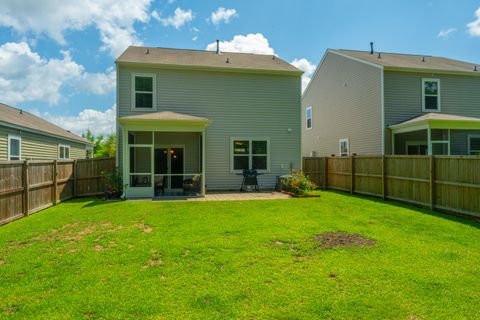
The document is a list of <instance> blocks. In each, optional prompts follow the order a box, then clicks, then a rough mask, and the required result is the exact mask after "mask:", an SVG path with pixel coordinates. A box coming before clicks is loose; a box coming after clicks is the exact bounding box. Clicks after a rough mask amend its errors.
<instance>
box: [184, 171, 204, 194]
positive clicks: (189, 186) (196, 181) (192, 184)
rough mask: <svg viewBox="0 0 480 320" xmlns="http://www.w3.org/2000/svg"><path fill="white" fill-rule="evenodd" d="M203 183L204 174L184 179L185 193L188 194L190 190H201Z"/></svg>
mask: <svg viewBox="0 0 480 320" xmlns="http://www.w3.org/2000/svg"><path fill="white" fill-rule="evenodd" d="M201 183H202V176H201V175H199V174H197V175H194V176H193V178H192V179H185V180H183V194H184V195H186V194H188V193H189V192H200V188H201Z"/></svg>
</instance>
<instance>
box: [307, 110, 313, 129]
mask: <svg viewBox="0 0 480 320" xmlns="http://www.w3.org/2000/svg"><path fill="white" fill-rule="evenodd" d="M308 110H310V115H311V118H310V127H308ZM312 128H313V108H312V106H308V107H307V108H306V109H305V129H306V130H312Z"/></svg>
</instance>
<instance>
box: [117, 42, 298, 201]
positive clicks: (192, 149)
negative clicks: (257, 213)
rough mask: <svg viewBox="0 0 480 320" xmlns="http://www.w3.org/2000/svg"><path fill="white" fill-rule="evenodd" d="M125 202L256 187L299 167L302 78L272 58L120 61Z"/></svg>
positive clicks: (164, 53) (143, 51)
mask: <svg viewBox="0 0 480 320" xmlns="http://www.w3.org/2000/svg"><path fill="white" fill-rule="evenodd" d="M116 65H117V106H118V107H117V133H118V142H117V150H118V152H117V157H118V159H117V163H118V166H119V170H120V172H122V174H123V178H124V181H125V184H126V190H125V196H126V197H156V196H172V195H173V196H175V195H197V196H198V195H203V194H204V193H205V191H206V190H207V189H208V190H238V189H239V188H240V186H241V183H242V179H243V177H242V176H241V174H242V170H244V169H256V170H257V171H258V172H259V173H261V174H262V175H260V176H259V177H258V180H259V184H260V188H262V189H271V188H274V186H275V183H276V177H277V176H278V175H282V174H285V173H288V172H289V171H290V170H291V169H292V168H299V167H300V152H301V142H300V140H301V127H300V122H301V119H300V115H301V75H302V71H300V70H298V69H296V68H295V67H293V66H292V65H290V64H288V63H286V62H285V61H283V60H281V59H280V58H278V57H276V56H272V55H255V54H242V53H227V52H220V51H219V50H217V52H209V51H197V50H178V49H164V48H145V47H135V46H131V47H129V48H128V49H127V50H126V51H125V52H124V53H123V54H122V55H121V56H120V57H119V58H118V59H117V60H116Z"/></svg>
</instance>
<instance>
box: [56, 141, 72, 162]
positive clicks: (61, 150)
mask: <svg viewBox="0 0 480 320" xmlns="http://www.w3.org/2000/svg"><path fill="white" fill-rule="evenodd" d="M58 158H59V159H70V146H67V145H64V144H61V145H59V146H58Z"/></svg>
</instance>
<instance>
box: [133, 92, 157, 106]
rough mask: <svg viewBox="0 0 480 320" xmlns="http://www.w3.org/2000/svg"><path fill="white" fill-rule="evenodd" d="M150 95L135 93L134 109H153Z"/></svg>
mask: <svg viewBox="0 0 480 320" xmlns="http://www.w3.org/2000/svg"><path fill="white" fill-rule="evenodd" d="M152 96H153V94H151V93H135V108H153V103H152V101H153V100H152Z"/></svg>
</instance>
